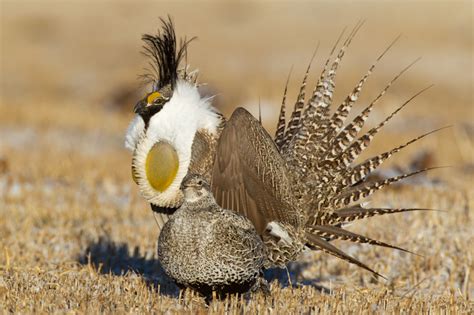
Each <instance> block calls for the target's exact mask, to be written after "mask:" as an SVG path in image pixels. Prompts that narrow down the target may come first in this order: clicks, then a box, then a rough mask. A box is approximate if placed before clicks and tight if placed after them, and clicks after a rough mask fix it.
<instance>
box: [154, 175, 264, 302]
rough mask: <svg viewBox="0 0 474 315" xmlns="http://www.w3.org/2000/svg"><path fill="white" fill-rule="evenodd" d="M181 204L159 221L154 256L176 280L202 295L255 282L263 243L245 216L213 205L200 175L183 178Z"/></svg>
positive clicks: (242, 288)
mask: <svg viewBox="0 0 474 315" xmlns="http://www.w3.org/2000/svg"><path fill="white" fill-rule="evenodd" d="M182 189H183V191H184V197H185V199H184V203H183V205H182V206H181V207H180V208H179V209H178V210H177V211H176V212H175V213H174V214H173V215H171V217H170V218H169V220H168V221H167V222H166V224H165V225H164V227H163V229H162V231H161V233H160V236H159V240H158V257H159V259H160V262H161V264H162V266H163V268H164V270H165V271H166V273H167V274H168V275H169V276H170V277H171V278H173V279H174V280H175V281H176V282H177V283H178V284H180V285H183V286H186V287H191V288H194V289H196V290H197V291H199V292H201V293H203V294H205V295H208V294H209V293H211V292H212V291H217V292H220V293H223V292H229V293H230V292H246V291H248V290H249V289H250V288H252V287H256V286H258V285H259V284H260V280H259V276H260V274H261V271H262V268H263V264H264V261H265V257H266V256H265V248H264V245H263V242H262V240H261V239H260V237H259V236H258V234H257V232H256V230H255V228H254V226H253V224H252V223H251V222H250V220H248V219H247V218H245V217H243V216H242V215H240V214H238V213H236V212H234V211H232V210H227V209H223V208H221V207H219V206H218V205H217V204H216V202H215V200H214V198H213V196H212V194H211V192H210V191H209V186H208V184H207V183H206V182H205V181H204V179H203V178H202V177H201V176H196V175H188V176H187V177H185V178H184V180H183V184H182Z"/></svg>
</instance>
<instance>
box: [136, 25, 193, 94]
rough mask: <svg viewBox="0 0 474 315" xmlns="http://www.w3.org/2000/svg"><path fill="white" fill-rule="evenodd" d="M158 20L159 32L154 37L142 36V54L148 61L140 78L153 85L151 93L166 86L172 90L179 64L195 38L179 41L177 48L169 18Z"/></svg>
mask: <svg viewBox="0 0 474 315" xmlns="http://www.w3.org/2000/svg"><path fill="white" fill-rule="evenodd" d="M160 20H161V23H162V29H161V31H160V30H158V32H157V34H156V35H149V34H145V35H143V36H142V40H143V41H144V42H145V44H144V45H143V49H144V50H143V54H144V55H145V56H147V57H148V58H150V61H149V62H148V65H149V68H148V69H147V72H146V73H145V74H144V75H142V76H141V77H142V78H143V79H144V81H145V82H146V83H152V84H153V91H158V90H159V89H161V88H162V87H164V86H167V85H171V87H172V88H174V86H175V84H176V81H177V79H178V67H179V63H180V62H181V60H182V59H183V58H184V57H185V55H186V48H187V46H188V44H189V43H190V42H191V41H192V40H193V39H194V38H195V37H193V38H191V39H190V40H186V38H184V39H181V40H180V43H179V48H178V47H177V43H176V34H175V31H174V25H173V21H172V20H171V17H170V16H168V20H165V19H163V18H160Z"/></svg>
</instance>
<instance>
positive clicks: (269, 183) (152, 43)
mask: <svg viewBox="0 0 474 315" xmlns="http://www.w3.org/2000/svg"><path fill="white" fill-rule="evenodd" d="M162 24H163V28H162V30H161V31H158V33H157V34H156V35H144V36H143V41H144V42H145V46H144V49H145V51H144V52H145V55H147V56H148V57H149V58H150V71H149V73H148V74H146V75H145V76H144V77H145V78H146V79H148V80H149V81H150V83H151V91H150V93H148V94H147V95H145V97H144V98H143V99H142V100H141V101H139V102H138V103H137V105H136V106H135V113H136V115H135V118H134V119H133V121H132V122H131V124H130V126H129V128H128V131H127V135H126V146H127V148H129V149H130V150H131V151H132V152H133V160H132V174H133V178H134V180H135V182H136V183H137V184H138V186H139V189H140V191H141V194H142V195H143V197H145V199H146V200H147V201H149V202H150V203H151V205H152V208H153V210H154V211H155V212H158V217H159V220H160V223H159V224H160V228H161V226H163V224H164V223H165V222H166V220H167V219H168V216H169V215H170V214H172V213H173V212H174V211H175V210H176V209H177V208H179V207H180V206H181V204H182V203H183V191H182V189H181V188H180V186H181V184H182V181H183V178H185V176H186V175H187V174H200V175H202V176H203V178H204V180H206V181H208V182H210V183H211V191H212V193H213V195H214V198H215V200H216V201H217V203H218V204H219V205H220V206H221V207H222V208H224V209H230V210H233V211H235V212H237V213H240V214H242V215H243V216H245V217H246V218H247V219H248V220H250V222H252V224H253V226H254V227H255V230H256V232H257V233H258V235H259V236H260V238H261V240H262V241H263V244H264V245H265V253H266V259H265V263H264V268H270V267H273V266H285V265H286V264H288V263H289V262H291V261H294V260H296V259H297V258H298V256H299V255H300V253H301V252H302V251H304V250H305V249H314V250H322V251H324V252H326V253H328V254H331V255H334V256H336V257H339V258H341V259H344V260H346V261H348V262H350V263H353V264H356V265H358V266H360V267H362V268H364V269H366V270H369V271H370V272H373V273H374V274H376V275H378V273H376V272H375V271H374V270H372V269H371V268H369V267H368V266H367V265H365V264H364V263H362V262H360V261H358V260H357V259H355V258H353V257H351V256H350V255H348V254H346V253H345V252H343V251H341V250H340V249H338V248H336V247H335V246H333V245H332V244H331V243H330V241H331V240H335V239H342V240H345V241H350V242H356V243H368V244H372V245H378V246H384V247H391V248H395V249H400V250H403V249H401V248H399V247H396V246H392V245H389V244H386V243H383V242H381V241H378V240H374V239H371V238H368V237H366V236H362V235H359V234H355V233H352V232H350V231H348V230H346V229H344V228H343V226H344V224H346V223H349V222H351V221H355V220H359V219H363V218H367V217H371V216H376V215H383V214H392V213H398V212H405V211H413V210H419V209H413V208H407V209H390V208H364V207H363V206H362V204H361V200H362V199H363V198H366V197H368V196H370V195H372V194H373V193H374V192H375V191H377V190H379V189H381V188H383V187H386V186H389V185H390V184H393V183H395V182H398V181H400V180H402V179H404V178H407V177H410V176H413V175H416V174H419V173H422V172H425V171H427V169H422V170H419V171H416V172H412V173H407V174H404V175H401V176H397V177H392V178H387V179H384V180H377V181H368V180H366V179H367V176H368V175H369V174H370V173H371V172H372V171H374V170H375V169H376V168H377V167H379V166H380V165H381V164H382V163H383V162H384V161H386V160H387V159H388V158H389V157H390V156H392V155H393V154H395V153H397V152H399V151H400V150H402V149H403V148H405V147H406V146H408V145H409V144H412V143H414V142H415V141H418V140H420V139H421V138H423V137H425V136H427V135H429V134H430V133H432V132H429V133H427V134H424V135H421V136H419V137H417V138H415V139H413V140H411V141H409V142H407V143H405V144H402V145H400V146H398V147H396V148H394V149H392V150H390V151H387V152H384V153H381V154H379V155H377V156H375V157H373V158H369V159H367V160H366V161H363V162H361V163H356V162H355V160H356V159H357V157H359V155H360V154H361V153H362V152H363V151H364V150H365V149H366V148H367V147H368V146H369V144H370V142H371V141H372V139H373V138H374V136H375V135H376V134H377V133H378V132H379V131H380V130H381V129H382V127H383V126H384V125H385V124H387V122H388V121H389V120H390V119H391V118H392V117H394V116H395V114H397V113H398V112H399V111H400V110H401V109H402V108H404V107H405V106H406V105H407V104H408V103H409V102H410V101H411V100H413V99H414V98H415V97H416V96H417V95H419V94H420V93H422V92H423V91H424V90H425V89H423V90H421V91H420V92H418V93H417V94H416V95H414V96H412V97H410V98H409V99H408V100H406V101H405V102H403V104H401V106H400V107H398V108H397V109H396V110H395V111H394V112H393V113H392V114H390V115H389V116H388V117H387V118H386V119H384V120H383V121H382V122H380V123H379V124H378V125H376V126H375V127H373V128H372V129H370V130H369V131H367V132H366V133H365V134H362V135H359V132H360V131H361V129H362V127H363V126H364V123H365V121H366V120H367V118H368V116H369V114H370V112H371V111H372V109H373V108H374V105H375V104H376V103H377V102H378V101H379V100H380V98H381V97H382V96H383V95H384V93H385V92H386V91H387V90H388V89H389V87H390V86H391V85H392V84H393V83H394V82H395V81H396V80H397V79H398V78H399V77H400V76H401V75H402V74H403V73H404V72H405V71H406V70H407V69H408V68H409V67H410V66H411V65H412V64H413V63H412V64H410V65H408V66H407V67H406V68H405V69H403V70H402V71H401V72H400V73H398V74H397V75H396V76H395V77H394V78H393V79H392V80H391V81H390V82H388V84H387V85H386V87H385V88H384V89H383V90H382V91H381V92H380V94H379V95H378V96H377V97H376V98H375V99H374V100H373V101H372V102H371V103H370V104H369V105H368V106H367V107H366V108H365V109H364V110H363V111H362V112H361V113H360V114H359V115H357V116H356V117H355V118H354V119H353V120H352V121H350V122H349V123H347V124H344V122H345V120H346V119H347V117H348V115H349V113H350V111H351V109H352V108H353V105H354V103H355V102H356V101H357V99H358V97H359V94H360V93H361V90H362V87H363V86H364V83H365V82H366V80H367V79H368V77H369V76H370V74H371V73H372V71H373V70H374V68H375V66H376V64H377V61H379V60H380V59H381V58H382V57H383V56H384V54H385V53H386V52H387V51H388V50H389V48H390V47H391V46H392V44H393V43H392V44H390V46H389V47H388V48H387V49H385V51H383V52H382V54H381V55H380V56H379V57H378V58H377V59H376V62H375V63H374V64H373V65H371V66H370V68H369V69H368V71H367V73H366V74H365V75H364V76H363V77H362V79H361V80H360V81H359V82H358V83H357V84H356V86H355V87H354V89H353V90H352V92H351V93H350V94H349V96H347V97H346V98H345V100H344V101H343V102H342V104H340V105H339V106H337V107H336V108H335V109H334V110H331V105H332V98H333V93H334V88H335V84H334V81H335V76H336V72H337V68H338V66H339V64H340V62H341V59H342V58H343V56H344V53H345V51H346V49H347V47H348V46H349V44H350V43H351V41H352V39H353V38H354V36H355V34H356V33H357V31H358V30H359V28H360V26H361V24H360V23H359V24H357V25H356V26H355V28H354V29H353V31H352V32H350V34H349V35H348V37H347V39H345V41H344V42H343V43H342V45H341V48H340V49H339V51H338V52H337V53H336V54H335V52H336V47H337V46H338V43H339V40H338V41H337V42H336V44H335V45H334V48H333V49H332V52H331V54H330V56H329V58H328V59H327V61H326V62H325V65H324V67H323V70H322V73H321V75H320V76H319V80H318V82H317V84H316V86H315V87H314V89H313V91H312V93H311V94H309V95H308V96H307V95H306V82H307V77H308V73H309V71H310V67H309V66H308V69H307V71H306V74H305V75H304V78H303V82H302V84H301V88H300V91H299V94H298V96H297V100H296V103H295V105H294V109H293V111H292V113H291V117H290V120H289V121H288V123H286V120H285V116H286V115H285V104H286V88H285V92H284V94H283V102H282V105H281V110H280V116H279V120H278V123H277V131H276V135H275V137H274V138H272V137H271V136H270V135H269V134H268V133H267V132H266V130H265V129H264V128H263V127H262V125H261V123H260V122H259V120H257V119H255V118H254V117H253V116H252V115H251V114H250V113H249V112H247V111H246V110H245V109H243V108H237V109H236V110H235V111H234V112H233V114H232V116H231V117H230V119H228V120H226V119H225V118H224V117H223V116H222V115H221V114H219V113H218V112H217V111H216V109H215V108H213V107H212V105H211V99H210V98H202V97H201V96H200V94H199V92H198V87H197V83H196V81H197V80H196V73H188V72H187V66H186V65H184V66H183V67H182V68H180V62H181V61H182V59H183V57H184V56H185V54H186V47H187V45H188V44H189V41H186V40H183V41H181V42H180V45H179V46H178V45H177V43H176V36H175V32H174V27H173V24H172V22H171V20H162ZM341 37H342V35H341ZM334 55H335V56H334ZM331 60H332V61H331ZM287 84H288V83H287ZM226 213H227V212H226ZM220 220H225V219H224V217H222V218H220ZM242 222H243V221H242ZM176 224H177V223H176V222H175V223H174V225H176ZM185 225H186V224H183V227H182V228H183V231H184V230H185V229H186V226H185ZM222 228H223V229H224V230H225V228H226V227H225V226H222ZM227 228H228V229H229V231H232V230H233V229H236V228H237V227H236V226H234V225H233V224H231V223H229V225H228V226H227ZM224 230H223V231H224ZM202 233H203V238H206V237H208V236H209V235H207V234H206V233H205V232H202ZM229 233H230V232H229ZM225 237H226V234H225V232H222V239H219V240H214V241H216V242H217V241H219V242H222V241H225V240H226V239H225ZM229 242H231V239H229ZM249 246H254V245H249ZM219 250H220V249H219V248H216V251H219ZM247 250H250V248H248V249H247ZM188 254H189V253H183V255H188ZM239 255H240V251H237V250H236V252H235V254H234V255H231V256H229V259H235V260H239V259H241V258H242V257H240V256H239ZM189 257H191V256H189ZM193 257H194V256H193ZM190 259H196V260H201V259H202V260H203V261H195V262H194V263H196V264H197V265H206V264H207V263H208V262H207V261H205V260H206V259H212V258H211V257H208V258H206V256H202V255H198V256H195V257H194V258H190ZM207 266H208V268H211V269H212V268H216V270H201V271H199V272H203V273H205V274H207V275H213V274H215V275H216V277H218V275H219V276H220V275H221V274H219V271H218V270H217V269H218V267H217V266H212V265H209V264H208V265H207ZM168 271H169V270H168ZM213 272H215V273H213ZM235 272H237V271H235ZM169 273H170V275H171V276H174V277H175V278H176V279H177V280H178V282H179V279H178V277H179V275H177V274H174V273H173V272H170V271H169ZM233 275H234V273H232V272H230V273H228V274H226V276H228V277H233ZM241 280H242V279H241Z"/></svg>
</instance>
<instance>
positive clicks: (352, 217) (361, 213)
mask: <svg viewBox="0 0 474 315" xmlns="http://www.w3.org/2000/svg"><path fill="white" fill-rule="evenodd" d="M412 211H439V210H435V209H427V208H363V207H361V206H360V205H356V206H353V207H349V208H343V209H339V210H337V211H335V212H334V213H333V215H332V216H331V218H329V219H328V220H327V221H326V222H323V223H322V224H329V225H335V224H344V223H350V222H353V221H357V220H362V219H366V218H370V217H374V216H380V215H385V214H394V213H401V212H412Z"/></svg>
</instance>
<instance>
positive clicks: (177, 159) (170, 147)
mask: <svg viewBox="0 0 474 315" xmlns="http://www.w3.org/2000/svg"><path fill="white" fill-rule="evenodd" d="M162 24H163V28H162V31H158V34H157V35H144V36H143V38H142V39H143V41H144V42H145V45H144V54H145V55H146V56H147V57H148V58H150V62H149V64H150V67H151V69H150V71H149V73H147V74H146V75H144V78H146V79H147V80H148V81H149V82H150V83H151V91H150V92H149V93H147V94H146V95H145V96H144V97H143V98H142V99H141V100H140V101H138V102H137V104H136V105H135V110H134V111H135V117H134V118H133V120H132V122H131V123H130V125H129V127H128V130H127V134H126V137H125V146H126V147H127V148H128V149H130V150H131V151H132V152H133V159H132V177H133V179H134V181H135V182H136V183H137V184H138V186H139V189H140V192H141V194H142V195H143V196H144V197H145V199H146V200H147V201H149V202H150V203H152V204H153V205H155V206H158V207H168V208H176V207H179V206H180V205H181V203H182V202H183V193H182V191H181V189H180V185H181V181H182V180H183V178H184V177H185V176H186V174H187V172H188V168H189V165H190V162H191V157H192V145H193V140H194V136H195V134H196V132H198V131H205V132H206V133H207V134H210V135H217V133H218V126H219V125H220V123H221V118H220V117H221V116H220V115H219V114H218V113H217V112H216V110H215V109H214V108H213V107H212V106H211V104H210V100H209V98H202V97H201V96H200V94H199V91H198V88H197V84H196V79H195V75H194V74H193V73H188V72H187V67H186V66H184V68H179V65H180V62H181V60H182V59H183V57H184V55H185V53H186V47H187V44H188V43H189V41H186V40H184V41H181V44H180V46H179V48H178V47H177V44H176V36H175V32H174V26H173V23H172V22H171V19H169V20H167V21H166V20H162Z"/></svg>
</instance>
